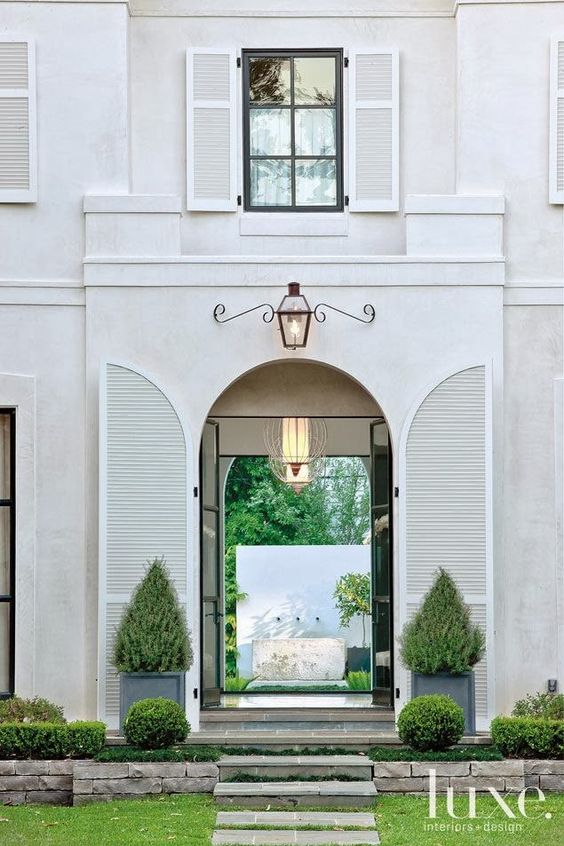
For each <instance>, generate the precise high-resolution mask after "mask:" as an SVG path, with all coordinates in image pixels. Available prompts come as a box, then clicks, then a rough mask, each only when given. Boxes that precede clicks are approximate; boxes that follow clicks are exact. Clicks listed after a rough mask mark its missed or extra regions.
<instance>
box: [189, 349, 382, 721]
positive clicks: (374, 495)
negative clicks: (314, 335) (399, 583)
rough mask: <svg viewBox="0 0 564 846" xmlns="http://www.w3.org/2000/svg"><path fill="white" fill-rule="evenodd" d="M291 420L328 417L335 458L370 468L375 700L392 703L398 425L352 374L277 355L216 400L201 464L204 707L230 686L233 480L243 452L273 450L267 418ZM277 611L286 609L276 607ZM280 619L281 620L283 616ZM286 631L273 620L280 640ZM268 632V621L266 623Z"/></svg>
mask: <svg viewBox="0 0 564 846" xmlns="http://www.w3.org/2000/svg"><path fill="white" fill-rule="evenodd" d="M289 417H300V418H308V419H312V418H316V419H322V420H323V421H324V423H325V425H326V427H327V446H326V454H327V456H332V457H337V456H341V457H342V456H355V457H356V458H360V459H361V460H362V462H363V464H364V465H365V467H366V470H367V473H368V478H369V485H370V504H369V512H370V513H369V519H368V527H369V531H368V533H367V534H368V536H367V539H366V540H367V542H368V547H369V550H370V557H369V573H370V586H371V591H370V612H371V613H370V632H371V638H370V644H371V646H370V659H369V662H370V663H369V675H370V685H369V688H370V701H371V702H372V703H373V704H375V705H381V706H384V707H391V706H393V696H394V687H393V578H392V541H391V538H392V528H393V527H392V519H391V497H392V488H391V486H392V457H391V447H390V438H389V431H388V425H387V422H386V419H385V416H384V414H383V412H382V409H381V407H380V406H379V405H378V403H377V402H376V401H375V400H374V398H373V397H372V396H371V395H370V394H369V393H368V392H367V391H366V390H365V389H364V388H363V387H362V386H361V385H359V384H358V382H356V381H355V380H354V379H352V378H351V377H350V376H348V375H347V374H345V373H343V372H341V371H339V370H336V369H334V368H331V367H329V366H326V365H322V364H318V363H315V362H311V361H296V360H291V361H283V362H273V363H270V364H266V365H263V366H261V367H259V368H256V369H254V370H252V371H250V372H249V373H247V374H245V375H243V376H242V377H241V378H239V379H238V380H237V381H235V382H234V383H233V384H231V385H230V387H229V388H228V389H227V390H226V391H225V392H224V393H223V394H222V395H221V396H220V397H219V398H218V399H217V400H216V402H215V403H214V404H213V406H212V408H211V409H210V412H209V418H208V421H207V422H206V424H205V427H204V431H203V435H202V448H201V461H200V465H201V466H200V506H201V508H200V516H201V521H200V523H201V531H200V543H201V580H200V584H201V690H202V698H201V701H202V705H203V706H204V708H206V707H213V706H218V705H221V704H222V701H223V696H224V693H225V688H226V684H225V678H226V670H225V618H224V614H225V596H224V584H225V582H224V557H223V555H224V546H223V540H222V538H223V519H224V513H223V508H224V499H223V487H224V482H225V477H226V474H227V471H228V468H229V466H231V462H232V461H233V459H235V458H237V456H265V455H266V448H265V444H264V437H263V432H264V426H265V422H266V421H267V420H272V419H273V418H289ZM367 552H368V550H367ZM268 613H270V614H271V616H272V615H275V614H276V613H277V612H276V611H275V610H274V609H268ZM312 613H313V612H312ZM267 616H268V615H267ZM274 619H277V620H278V621H279V622H280V618H279V617H274ZM276 631H277V629H276V627H273V637H275V632H276ZM265 632H266V633H268V625H263V626H262V633H263V634H264V633H265ZM296 648H297V647H296Z"/></svg>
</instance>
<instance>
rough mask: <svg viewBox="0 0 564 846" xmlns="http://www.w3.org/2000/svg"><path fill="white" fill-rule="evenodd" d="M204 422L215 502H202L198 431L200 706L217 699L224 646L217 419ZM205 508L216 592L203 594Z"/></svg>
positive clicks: (210, 705) (219, 693)
mask: <svg viewBox="0 0 564 846" xmlns="http://www.w3.org/2000/svg"><path fill="white" fill-rule="evenodd" d="M205 426H213V427H214V437H215V459H216V464H215V502H216V505H208V504H206V502H205V491H204V462H203V452H204V451H203V445H204V432H203V433H202V439H201V442H200V472H199V482H200V508H199V521H200V526H199V530H200V531H199V537H200V690H201V705H202V707H203V708H206V707H214V706H217V705H219V704H220V703H221V693H222V689H223V656H222V652H223V650H224V636H223V616H224V608H223V585H222V581H223V567H222V554H221V546H220V539H221V534H222V533H221V527H220V521H221V515H222V509H221V504H220V503H221V500H220V490H219V423H217V422H216V421H215V420H211V419H207V420H206V422H205V424H204V427H205ZM205 512H210V513H213V514H215V515H216V517H217V523H216V533H215V565H216V574H215V580H216V592H215V594H213V595H211V594H209V595H208V594H206V593H205V592H204V585H205V579H204V514H205ZM206 603H209V604H210V605H211V604H213V606H214V611H213V612H212V613H213V616H214V625H215V653H216V654H215V664H216V666H215V675H216V681H217V685H216V686H214V687H213V688H207V687H206V686H205V680H204V652H205V650H204V645H205V644H204V630H205V617H206V609H205V606H206Z"/></svg>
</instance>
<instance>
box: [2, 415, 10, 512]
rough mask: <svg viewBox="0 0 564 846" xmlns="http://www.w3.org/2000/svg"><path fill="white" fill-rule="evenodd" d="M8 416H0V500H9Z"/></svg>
mask: <svg viewBox="0 0 564 846" xmlns="http://www.w3.org/2000/svg"><path fill="white" fill-rule="evenodd" d="M11 423H12V421H11V418H10V415H9V414H0V499H10V430H11Z"/></svg>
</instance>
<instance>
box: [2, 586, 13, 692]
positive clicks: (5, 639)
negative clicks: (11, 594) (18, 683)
mask: <svg viewBox="0 0 564 846" xmlns="http://www.w3.org/2000/svg"><path fill="white" fill-rule="evenodd" d="M10 611H11V609H10V603H9V602H0V693H6V692H9V691H10Z"/></svg>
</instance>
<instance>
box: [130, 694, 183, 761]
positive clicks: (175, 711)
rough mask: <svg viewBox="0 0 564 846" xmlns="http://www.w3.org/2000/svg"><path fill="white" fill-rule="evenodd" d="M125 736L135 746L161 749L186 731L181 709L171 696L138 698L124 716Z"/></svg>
mask: <svg viewBox="0 0 564 846" xmlns="http://www.w3.org/2000/svg"><path fill="white" fill-rule="evenodd" d="M123 730H124V734H125V739H126V740H127V742H128V743H130V744H131V745H132V746H136V747H138V748H139V749H165V748H166V747H167V746H172V745H173V744H174V743H181V742H182V741H183V740H185V739H186V735H187V734H188V732H189V731H190V725H189V723H188V720H187V719H186V715H185V713H184V710H183V709H182V708H181V707H180V705H179V704H178V703H177V702H173V701H172V699H164V697H162V696H159V697H158V698H157V699H140V700H139V702H135V703H134V704H133V705H132V706H131V708H130V709H129V711H128V712H127V715H126V717H125V722H124V725H123Z"/></svg>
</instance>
